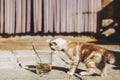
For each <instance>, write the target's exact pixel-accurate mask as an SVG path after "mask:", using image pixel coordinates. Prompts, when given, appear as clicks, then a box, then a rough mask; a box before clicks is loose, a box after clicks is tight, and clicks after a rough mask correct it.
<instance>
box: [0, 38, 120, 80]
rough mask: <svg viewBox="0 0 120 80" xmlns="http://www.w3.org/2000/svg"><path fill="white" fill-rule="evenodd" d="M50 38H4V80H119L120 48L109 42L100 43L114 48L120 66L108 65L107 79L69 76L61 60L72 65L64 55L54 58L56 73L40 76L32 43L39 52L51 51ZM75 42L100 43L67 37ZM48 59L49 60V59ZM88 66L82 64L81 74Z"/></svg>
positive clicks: (0, 55) (0, 60)
mask: <svg viewBox="0 0 120 80" xmlns="http://www.w3.org/2000/svg"><path fill="white" fill-rule="evenodd" d="M47 39H49V37H44V38H41V37H21V38H8V39H3V38H2V39H0V49H1V50H0V80H119V79H120V76H119V74H120V46H119V45H117V44H112V43H108V42H104V44H103V43H96V44H97V45H100V46H102V47H105V48H107V49H110V50H111V51H113V52H114V53H115V56H116V60H117V61H118V62H117V63H118V64H116V65H110V64H107V67H108V68H107V73H108V76H107V77H100V76H98V75H94V76H80V75H74V76H71V77H70V76H68V75H67V74H66V72H67V71H68V68H69V66H70V65H69V64H66V63H65V62H64V61H62V60H61V58H60V57H62V58H63V59H65V60H66V61H68V62H69V59H68V58H67V57H66V56H65V55H63V54H53V55H52V70H51V71H50V72H49V73H45V74H43V75H38V74H36V72H35V65H36V56H35V52H34V51H33V49H32V47H31V44H35V48H36V49H37V51H38V52H40V51H48V52H50V50H49V47H48V43H47V42H46V40H47ZM67 39H71V40H76V41H77V40H81V41H84V42H87V41H88V42H97V41H96V40H95V39H90V38H86V37H82V38H81V37H77V38H74V39H73V37H67ZM46 59H48V58H47V57H46ZM85 69H86V68H85V66H84V64H82V63H81V64H80V65H79V68H78V69H77V72H80V71H81V70H85Z"/></svg>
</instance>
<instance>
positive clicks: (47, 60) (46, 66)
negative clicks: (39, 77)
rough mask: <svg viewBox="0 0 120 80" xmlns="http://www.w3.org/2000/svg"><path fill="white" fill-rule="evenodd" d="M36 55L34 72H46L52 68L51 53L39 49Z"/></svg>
mask: <svg viewBox="0 0 120 80" xmlns="http://www.w3.org/2000/svg"><path fill="white" fill-rule="evenodd" d="M37 54H38V56H36V61H37V64H36V73H37V74H41V73H47V72H50V71H51V69H52V53H51V52H49V51H39V52H37Z"/></svg>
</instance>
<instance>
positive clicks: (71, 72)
mask: <svg viewBox="0 0 120 80" xmlns="http://www.w3.org/2000/svg"><path fill="white" fill-rule="evenodd" d="M77 65H78V61H76V60H75V61H73V62H72V64H71V66H70V68H69V71H68V72H67V74H68V75H73V74H74V73H75V70H76V68H77Z"/></svg>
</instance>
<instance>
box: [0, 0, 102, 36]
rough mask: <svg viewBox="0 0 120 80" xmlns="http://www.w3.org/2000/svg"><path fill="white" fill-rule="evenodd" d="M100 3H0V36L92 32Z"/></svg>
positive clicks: (44, 0) (86, 0) (61, 0)
mask: <svg viewBox="0 0 120 80" xmlns="http://www.w3.org/2000/svg"><path fill="white" fill-rule="evenodd" d="M100 9H101V0H0V33H1V34H3V33H7V34H17V33H31V32H33V33H37V32H43V33H48V32H56V33H64V32H67V33H71V32H77V33H81V32H96V31H97V18H98V17H97V14H98V12H99V11H100Z"/></svg>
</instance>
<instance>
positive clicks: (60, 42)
mask: <svg viewBox="0 0 120 80" xmlns="http://www.w3.org/2000/svg"><path fill="white" fill-rule="evenodd" d="M66 43H67V41H66V40H65V39H63V38H56V39H52V40H50V41H49V47H50V48H51V50H53V51H62V50H63V49H64V48H65V45H66Z"/></svg>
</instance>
